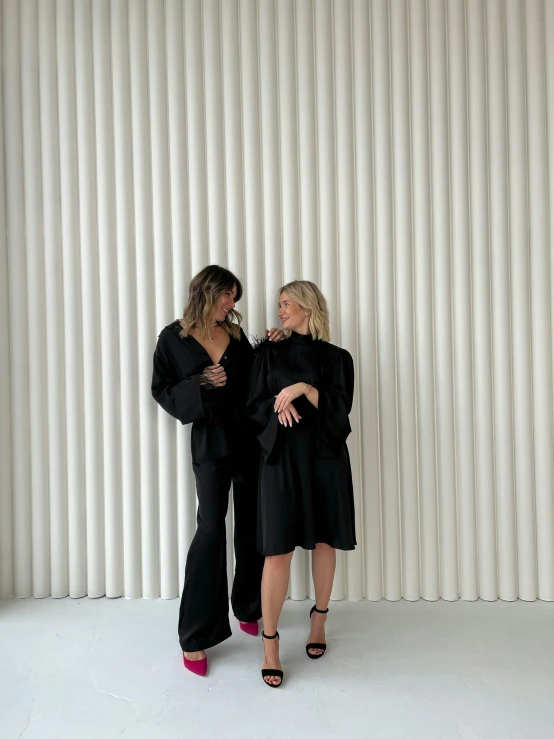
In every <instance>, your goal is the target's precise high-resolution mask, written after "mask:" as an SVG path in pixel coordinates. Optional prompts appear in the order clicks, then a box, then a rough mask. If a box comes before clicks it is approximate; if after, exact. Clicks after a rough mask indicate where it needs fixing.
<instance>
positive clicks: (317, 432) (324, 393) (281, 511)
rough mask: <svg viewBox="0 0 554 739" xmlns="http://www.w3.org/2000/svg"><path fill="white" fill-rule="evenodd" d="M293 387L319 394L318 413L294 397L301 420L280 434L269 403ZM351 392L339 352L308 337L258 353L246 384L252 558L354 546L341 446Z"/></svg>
mask: <svg viewBox="0 0 554 739" xmlns="http://www.w3.org/2000/svg"><path fill="white" fill-rule="evenodd" d="M296 382H307V383H309V384H310V385H312V386H313V387H315V388H317V390H318V391H319V402H318V406H319V407H318V408H316V407H315V406H313V405H312V404H311V403H310V401H309V400H308V399H307V398H306V397H305V396H301V397H299V398H297V399H296V400H295V401H293V405H294V406H295V408H296V410H297V411H298V413H299V414H300V416H301V417H302V419H301V421H300V422H299V423H296V422H293V426H292V428H291V427H288V426H282V425H281V424H280V423H279V421H278V417H277V413H275V411H274V404H275V396H276V395H278V394H279V392H280V391H281V390H283V388H285V387H288V386H289V385H293V384H294V383H296ZM353 392H354V365H353V362H352V357H351V356H350V354H349V353H348V352H347V351H346V350H345V349H341V348H339V347H337V346H334V345H333V344H330V343H328V342H325V341H319V340H313V339H312V337H311V335H307V336H304V335H301V334H297V333H294V332H293V333H292V334H291V336H290V338H289V339H287V340H286V341H282V342H276V343H273V342H265V343H264V344H262V345H261V347H260V348H259V350H258V352H257V355H256V359H255V361H254V367H253V369H252V374H251V377H250V387H249V393H248V400H247V404H246V412H247V414H248V415H249V416H250V417H251V418H252V419H253V420H254V421H255V423H256V425H257V430H258V441H259V442H260V446H261V451H262V462H261V467H260V481H259V503H258V532H257V544H258V549H259V551H260V552H261V553H262V554H263V555H265V556H269V555H277V554H286V553H288V552H291V551H293V550H294V549H295V548H296V547H297V546H300V547H303V548H304V549H315V546H316V544H318V543H324V544H328V545H329V546H331V547H334V548H335V549H343V550H351V549H354V547H355V546H356V533H355V513H354V494H353V488H352V474H351V469H350V458H349V456H348V449H347V446H346V439H347V437H348V435H349V433H350V431H351V429H350V422H349V419H348V414H349V413H350V410H351V408H352V398H353Z"/></svg>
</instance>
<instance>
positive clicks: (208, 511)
mask: <svg viewBox="0 0 554 739" xmlns="http://www.w3.org/2000/svg"><path fill="white" fill-rule="evenodd" d="M234 459H235V458H234V457H231V456H227V457H223V458H222V459H217V460H214V461H212V462H205V463H204V464H195V465H193V469H194V474H195V475H196V493H197V495H198V515H197V529H196V534H195V536H194V539H193V540H192V543H191V545H190V549H189V552H188V555H187V562H186V567H185V584H184V587H183V595H182V597H181V607H180V610H179V643H180V645H181V649H182V650H183V652H197V651H201V650H203V649H208V648H209V647H213V646H215V645H216V644H219V643H220V642H222V641H224V640H225V639H228V638H229V637H230V636H231V627H230V624H229V600H228V590H227V542H226V531H225V516H226V515H227V506H228V502H229V489H230V487H231V483H232V484H233V502H234V510H235V535H234V545H235V562H236V566H235V577H234V580H233V589H232V593H231V607H232V609H233V613H234V615H235V616H236V618H237V619H239V621H257V620H258V619H260V618H261V616H262V606H261V581H262V571H263V566H264V558H263V557H262V556H261V555H260V554H259V553H258V551H257V549H256V526H257V504H258V466H257V465H256V464H254V465H252V464H242V465H239V467H242V469H240V468H239V469H237V464H236V462H234V461H233V460H234Z"/></svg>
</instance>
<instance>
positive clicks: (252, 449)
mask: <svg viewBox="0 0 554 739" xmlns="http://www.w3.org/2000/svg"><path fill="white" fill-rule="evenodd" d="M180 331H181V325H180V321H174V322H173V323H170V324H169V326H166V327H165V328H164V329H163V331H162V332H161V333H160V335H159V337H158V343H157V345H156V350H155V352H154V367H153V373H152V396H153V397H154V399H155V400H156V401H157V402H158V403H159V404H160V405H161V407H162V408H163V409H164V410H165V411H167V412H168V413H169V414H170V415H172V416H173V417H174V418H176V419H178V420H179V421H180V422H181V423H182V424H186V423H192V434H191V452H192V461H193V463H194V464H203V463H204V462H209V461H212V460H215V459H220V458H221V457H225V456H227V455H229V454H231V455H234V457H235V458H237V459H239V458H240V459H245V458H248V459H250V458H252V456H254V457H256V456H257V444H256V439H255V436H254V434H253V430H252V427H251V422H250V421H249V420H248V419H247V418H246V415H245V412H244V408H245V404H246V395H247V392H248V379H249V376H250V371H251V369H252V364H253V362H254V349H253V348H252V346H251V344H250V342H249V341H248V339H247V337H246V335H245V333H244V331H243V330H242V329H240V339H233V338H231V337H230V341H229V345H228V346H227V348H226V349H225V351H224V352H223V355H222V357H221V359H220V360H219V364H220V365H221V366H222V367H223V368H224V369H225V372H226V374H227V383H226V385H225V386H224V387H222V388H208V387H205V386H202V385H201V384H200V376H201V374H202V372H203V371H204V370H205V369H206V367H209V366H210V365H212V364H214V362H213V361H212V359H211V357H210V355H209V354H208V352H207V351H206V350H205V349H204V347H203V346H202V344H200V342H198V341H197V340H196V339H195V338H194V337H193V336H188V337H187V338H184V339H183V338H181V336H180ZM253 461H254V462H255V460H253Z"/></svg>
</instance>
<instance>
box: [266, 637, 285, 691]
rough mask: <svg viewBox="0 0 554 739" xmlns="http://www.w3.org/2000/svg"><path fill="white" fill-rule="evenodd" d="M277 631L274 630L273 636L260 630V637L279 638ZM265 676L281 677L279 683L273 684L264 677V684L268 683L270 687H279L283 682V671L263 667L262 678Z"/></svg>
mask: <svg viewBox="0 0 554 739" xmlns="http://www.w3.org/2000/svg"><path fill="white" fill-rule="evenodd" d="M279 638H280V637H279V632H278V631H276V632H275V633H274V634H273V636H267V635H266V634H265V633H264V632H263V631H262V639H279ZM266 677H279V678H280V679H281V682H280V683H277V685H274V684H273V683H268V682H267V680H265V679H264V683H265V684H266V685H269V687H270V688H280V687H281V685H282V684H283V671H282V670H277V669H263V670H262V679H263V678H266Z"/></svg>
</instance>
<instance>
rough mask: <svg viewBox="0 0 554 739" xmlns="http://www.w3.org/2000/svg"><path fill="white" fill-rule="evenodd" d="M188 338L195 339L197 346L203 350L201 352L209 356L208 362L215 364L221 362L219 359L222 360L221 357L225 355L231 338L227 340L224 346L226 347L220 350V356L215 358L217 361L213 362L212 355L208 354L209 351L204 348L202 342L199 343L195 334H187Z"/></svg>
mask: <svg viewBox="0 0 554 739" xmlns="http://www.w3.org/2000/svg"><path fill="white" fill-rule="evenodd" d="M189 338H191V339H193V340H194V341H196V343H197V344H198V346H199V347H200V348H201V349H202V351H203V352H204V353H205V354H207V355H208V357H209V359H210V362H213V364H214V365H216V364H219V363H220V362H221V360H222V359H223V357H224V356H225V353H226V352H227V349H228V348H229V347H230V346H231V339H229V341H228V343H227V346H226V347H225V349H224V350H223V351H222V352H221V356H220V357H219V359H218V360H217V362H214V360H213V357H212V355H211V354H210V352H209V351H208V350H207V349H206V347H205V346H204V344H201V343H200V342H199V341H198V339H197V338H196V336H193V335H192V334H189Z"/></svg>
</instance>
